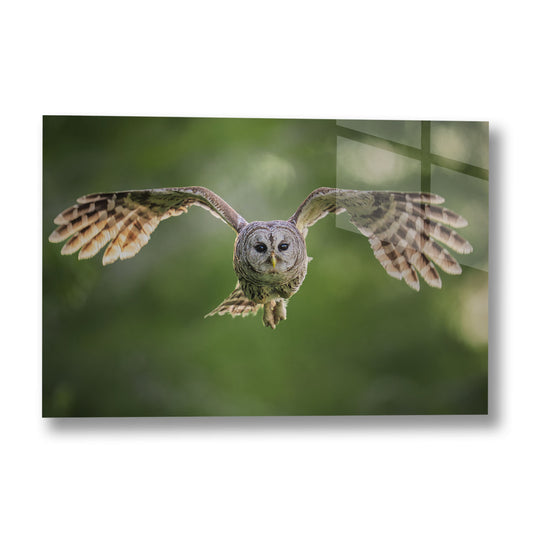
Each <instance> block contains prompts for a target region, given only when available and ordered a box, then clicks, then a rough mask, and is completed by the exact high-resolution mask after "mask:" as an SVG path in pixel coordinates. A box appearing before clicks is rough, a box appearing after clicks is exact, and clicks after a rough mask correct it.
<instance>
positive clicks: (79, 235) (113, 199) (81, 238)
mask: <svg viewBox="0 0 533 533" xmlns="http://www.w3.org/2000/svg"><path fill="white" fill-rule="evenodd" d="M193 205H196V206H199V207H203V208H204V209H207V210H208V211H209V212H210V213H211V214H212V215H213V216H215V217H217V218H219V219H221V220H223V221H224V222H225V223H226V224H228V225H229V226H231V227H232V228H233V229H234V230H235V231H236V232H237V233H239V231H240V230H241V229H242V228H243V227H244V226H246V224H247V222H246V220H244V218H243V217H241V216H240V215H239V213H237V211H235V210H234V209H233V208H232V207H231V206H230V205H229V204H228V203H226V202H225V201H224V200H222V198H220V196H217V195H216V194H215V193H214V192H212V191H210V190H209V189H206V188H204V187H174V188H168V189H145V190H138V191H122V192H112V193H97V194H89V195H87V196H83V197H81V198H78V200H77V204H76V205H74V206H72V207H70V208H68V209H66V210H65V211H63V212H62V213H61V214H59V215H58V216H57V217H56V218H55V219H54V223H55V224H57V225H58V227H57V228H56V229H55V231H54V232H53V233H52V234H51V235H50V237H49V238H48V239H49V240H50V241H51V242H61V241H64V240H65V239H67V238H69V237H70V240H69V241H68V242H67V243H66V244H65V245H64V246H63V248H62V250H61V253H62V254H63V255H69V254H73V253H75V252H77V251H78V250H79V254H78V259H88V258H90V257H93V256H94V255H95V254H97V253H98V252H99V251H100V250H101V249H102V248H103V247H104V246H105V245H106V244H107V243H110V244H109V246H108V247H107V249H106V251H105V253H104V256H103V258H102V262H103V264H104V265H107V264H110V263H113V262H115V261H116V260H117V259H129V258H130V257H133V256H134V255H135V254H136V253H137V252H138V251H139V250H140V249H141V248H142V247H143V246H144V245H145V244H146V243H147V242H148V241H149V239H150V234H151V233H152V232H153V231H154V230H155V229H156V228H157V226H158V224H159V223H160V222H161V221H162V220H165V219H166V218H168V217H172V216H179V215H181V214H182V213H186V212H187V210H188V208H189V207H190V206H193Z"/></svg>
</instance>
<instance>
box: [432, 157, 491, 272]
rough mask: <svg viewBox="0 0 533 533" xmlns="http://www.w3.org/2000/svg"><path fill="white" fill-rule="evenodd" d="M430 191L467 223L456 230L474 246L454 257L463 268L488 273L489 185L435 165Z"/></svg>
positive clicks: (483, 181)
mask: <svg viewBox="0 0 533 533" xmlns="http://www.w3.org/2000/svg"><path fill="white" fill-rule="evenodd" d="M431 192H434V193H436V194H440V195H441V196H443V197H444V198H445V199H446V203H445V204H444V205H445V206H446V207H448V208H449V209H451V210H452V211H455V212H456V213H459V214H461V215H462V216H463V217H464V218H466V220H468V226H466V227H464V228H459V229H458V230H457V231H458V232H459V233H460V234H461V235H462V236H463V237H464V238H465V239H467V240H468V241H469V242H470V244H471V245H472V246H473V248H474V251H473V252H472V253H471V254H468V255H461V254H455V253H454V254H453V255H454V256H455V258H456V259H457V260H458V261H459V262H460V263H461V264H463V265H468V266H471V267H475V268H478V269H480V270H485V271H488V266H489V264H488V247H489V183H488V182H487V181H485V180H482V179H479V178H474V177H472V176H468V175H466V174H461V173H459V172H455V171H453V170H448V169H445V168H441V167H438V166H435V165H434V166H432V177H431Z"/></svg>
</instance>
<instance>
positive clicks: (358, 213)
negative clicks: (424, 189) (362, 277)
mask: <svg viewBox="0 0 533 533" xmlns="http://www.w3.org/2000/svg"><path fill="white" fill-rule="evenodd" d="M442 202H444V198H442V197H440V196H438V195H436V194H430V193H403V192H389V191H353V190H349V189H331V188H328V187H322V188H320V189H316V190H314V191H313V192H312V193H311V194H310V195H309V196H308V197H307V198H306V199H305V200H304V202H303V203H302V204H301V205H300V207H298V209H297V210H296V213H294V215H293V216H292V217H291V218H290V219H289V222H293V223H294V224H296V227H297V228H298V230H299V231H300V232H301V233H302V234H303V235H304V236H306V235H307V229H308V228H309V227H310V226H312V225H313V224H314V223H315V222H316V221H317V220H320V219H321V218H323V217H325V216H326V215H327V214H329V213H334V214H338V213H342V212H344V211H347V212H348V213H349V215H350V222H352V224H353V225H354V226H356V227H357V228H358V229H359V231H361V233H362V234H363V235H364V236H365V237H367V238H368V240H369V242H370V245H371V247H372V250H373V251H374V255H375V256H376V258H377V259H378V261H379V262H380V263H381V265H382V266H383V267H384V268H385V270H386V272H387V273H388V274H389V275H390V276H392V277H394V278H397V279H403V280H405V282H406V283H407V285H409V287H411V288H413V289H415V290H417V291H418V290H419V289H420V283H419V281H418V275H417V271H418V272H419V273H420V275H421V276H422V278H423V279H424V280H425V281H426V282H427V283H428V285H431V286H432V287H438V288H440V287H441V285H442V282H441V279H440V277H439V274H438V272H437V269H436V268H435V265H434V263H435V264H436V265H438V266H439V267H440V268H441V269H442V270H444V272H447V273H448V274H460V273H461V266H460V265H459V263H458V262H457V261H456V259H455V258H454V257H453V256H452V255H451V254H450V253H449V252H448V250H446V248H444V247H443V246H441V244H439V243H438V242H436V241H440V242H441V243H443V244H445V245H446V246H448V247H449V248H451V249H452V250H454V251H456V252H458V253H461V254H467V253H470V252H472V246H471V244H470V243H469V242H468V241H466V240H465V239H464V238H463V237H461V236H460V235H459V234H458V233H457V232H455V231H454V230H452V229H450V228H449V227H448V226H451V227H454V228H460V227H464V226H466V225H467V224H468V223H467V221H466V220H465V219H464V218H463V217H461V216H460V215H457V214H456V213H454V212H453V211H450V210H449V209H446V208H444V207H440V206H438V205H435V204H440V203H442Z"/></svg>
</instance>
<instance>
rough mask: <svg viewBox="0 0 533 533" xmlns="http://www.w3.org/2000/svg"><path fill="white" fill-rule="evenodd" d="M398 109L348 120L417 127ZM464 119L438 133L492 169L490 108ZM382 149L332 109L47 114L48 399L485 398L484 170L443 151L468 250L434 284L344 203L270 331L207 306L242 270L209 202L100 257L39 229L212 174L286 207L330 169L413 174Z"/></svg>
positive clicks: (299, 409)
mask: <svg viewBox="0 0 533 533" xmlns="http://www.w3.org/2000/svg"><path fill="white" fill-rule="evenodd" d="M388 124H389V127H388V128H387V123H380V122H371V121H361V123H360V124H358V122H357V121H350V124H347V123H346V121H344V123H343V124H342V125H343V127H351V128H354V129H365V128H366V130H367V131H369V132H370V133H371V134H373V135H381V136H382V137H383V138H387V136H389V138H390V139H391V140H394V141H395V142H406V143H408V144H413V143H414V144H416V143H417V142H418V141H417V135H418V134H417V133H416V131H415V132H414V133H413V129H412V127H415V129H416V126H414V124H415V123H388ZM402 124H403V125H404V126H403V127H401V125H402ZM472 124H473V126H472V127H473V128H474V130H472V131H473V132H474V133H472V132H471V131H470V130H468V128H469V127H471V126H468V124H467V125H466V126H465V123H435V128H434V131H435V135H434V136H433V137H432V140H433V139H436V140H435V144H432V150H435V151H439V150H441V151H442V155H444V156H447V157H457V158H460V159H461V160H465V161H468V160H469V159H472V160H475V161H474V162H473V163H472V164H479V165H480V166H485V168H488V163H487V157H488V155H484V154H485V152H486V149H487V148H488V137H487V135H488V132H487V131H486V125H485V126H484V125H483V123H472ZM476 124H477V126H476ZM465 128H467V130H466V133H465ZM476 128H477V129H476ZM388 132H389V133H388ZM439 132H440V133H439ZM443 132H444V133H443ZM439 139H440V141H439ZM439 142H440V143H441V144H440V145H439V144H438V143H439ZM465 144H466V146H467V149H466V151H465V148H464V147H465ZM454 147H455V148H454ZM454 149H455V152H454ZM375 150H376V149H375V148H369V147H367V146H366V145H364V144H362V143H357V142H355V141H352V140H350V141H346V140H345V139H342V138H340V137H338V125H337V123H336V122H335V121H333V120H274V119H181V118H140V117H136V118H120V117H64V116H63V117H53V116H50V117H44V119H43V415H44V416H46V417H65V416H203V415H217V416H227V415H352V414H365V415H375V414H460V413H486V412H487V316H488V309H487V298H488V295H487V287H488V279H487V278H488V274H487V271H486V269H487V241H488V239H487V233H486V232H487V226H486V222H487V220H488V211H487V207H488V206H487V198H488V196H487V195H488V184H487V183H486V182H483V183H481V182H480V181H479V180H478V181H475V179H474V178H470V177H464V176H461V175H457V173H455V174H453V173H452V174H453V175H451V174H449V171H447V170H446V171H445V170H443V169H440V168H435V171H434V173H433V174H434V180H433V181H432V184H433V185H434V186H433V185H432V190H434V191H435V192H438V193H440V194H444V193H445V195H446V196H447V199H448V200H449V201H448V202H447V204H446V205H447V206H449V207H450V208H452V209H454V210H456V211H458V212H460V213H461V214H463V215H465V216H466V218H467V219H469V221H470V226H469V227H468V228H465V230H464V231H463V230H461V233H462V234H464V235H465V236H466V237H467V238H469V239H470V240H471V242H472V244H473V245H474V248H475V254H473V256H472V257H471V258H469V259H467V264H466V265H465V266H464V267H463V274H462V275H461V276H449V275H446V274H443V275H442V278H443V288H442V289H441V290H436V289H431V288H429V287H428V286H427V285H425V284H424V282H421V290H420V293H416V292H414V291H412V290H411V289H409V288H408V287H407V286H406V285H405V284H404V283H403V282H399V281H397V280H395V279H393V278H390V277H389V276H387V274H386V273H385V271H384V270H383V268H382V267H381V266H380V265H379V263H378V262H377V261H376V259H375V258H374V256H373V254H372V251H371V249H370V246H369V244H368V241H367V240H366V239H364V238H363V237H361V236H360V235H358V234H357V233H356V232H355V231H354V228H351V226H349V225H348V224H346V220H345V219H344V220H343V219H342V217H346V215H341V216H340V217H337V218H335V217H333V216H329V217H326V218H325V219H323V220H321V221H320V222H318V223H317V224H316V225H315V226H314V227H313V228H312V229H311V230H310V231H309V235H308V238H307V247H308V254H309V255H310V256H312V257H314V260H313V261H312V262H311V263H310V265H309V270H308V274H307V278H306V280H305V282H304V284H303V286H302V288H301V289H300V291H299V292H298V293H297V294H296V295H295V296H294V297H293V298H292V299H291V301H290V302H289V305H288V320H287V321H285V322H282V323H281V324H280V325H279V326H278V328H277V329H276V330H275V331H272V330H270V329H267V328H265V327H263V324H262V321H261V317H260V316H259V315H258V316H256V317H247V318H240V317H237V318H231V317H229V316H224V317H210V318H207V319H204V318H203V317H204V315H205V314H206V313H208V312H209V311H211V310H212V309H213V308H214V307H216V306H217V305H218V304H219V303H220V302H221V301H222V300H223V299H224V298H225V297H226V296H227V295H228V294H229V293H230V292H231V290H232V289H233V288H234V286H235V282H236V278H235V274H234V273H233V269H232V251H233V242H234V232H233V231H232V230H231V229H230V228H228V227H227V226H225V225H224V224H222V223H221V222H220V221H218V220H216V219H215V218H214V217H212V216H210V215H209V214H208V213H207V212H206V211H204V210H202V209H197V208H191V210H190V211H189V213H188V214H187V215H184V216H181V217H179V218H172V219H169V220H167V221H164V222H163V223H161V224H160V226H159V227H158V229H157V231H155V232H154V234H153V235H152V238H151V241H150V243H149V244H148V245H147V246H146V247H144V248H143V249H142V250H141V252H140V253H139V254H138V255H137V256H136V257H134V258H133V259H130V260H127V261H119V262H117V263H115V264H113V265H110V266H106V267H103V266H102V264H101V255H102V254H101V253H100V254H99V255H98V256H97V257H95V258H93V259H91V260H88V261H78V260H77V257H76V256H61V255H60V249H61V245H57V244H51V243H49V242H48V235H49V234H50V233H51V232H52V231H53V229H54V224H53V222H52V221H53V218H54V217H55V215H57V214H58V213H59V212H61V211H62V210H63V209H65V208H67V207H69V206H70V205H72V204H73V203H74V201H75V199H76V198H77V197H79V196H82V195H84V194H87V193H91V192H105V191H117V190H125V189H145V188H154V187H175V186H186V185H202V186H205V187H208V188H210V189H212V190H213V191H215V192H216V193H217V194H219V195H220V196H222V197H223V198H224V199H225V200H226V201H228V202H229V203H230V204H231V205H232V206H233V207H234V208H235V209H236V210H237V211H239V213H240V214H242V215H243V216H244V217H245V218H246V219H247V220H248V221H252V220H272V219H286V218H288V217H289V216H290V215H291V214H292V213H293V212H294V211H295V210H296V208H297V207H298V205H299V204H300V202H302V201H303V199H304V198H305V197H306V196H307V194H308V193H309V192H311V191H312V190H313V189H315V188H317V187H321V186H330V187H335V186H343V187H350V188H359V189H396V190H416V189H417V188H419V184H420V170H419V166H417V165H419V163H418V162H417V161H415V162H414V163H413V161H410V162H409V163H408V164H403V163H402V161H403V160H402V159H401V157H400V156H397V157H396V159H394V157H393V158H392V160H391V156H390V154H388V153H386V152H383V151H380V150H378V151H377V153H375ZM457 150H462V152H461V154H459V155H458V153H457ZM459 156H460V157H459ZM476 158H477V159H476ZM373 162H374V164H372V163H373ZM365 169H366V170H365ZM372 169H374V172H377V173H378V175H376V176H374V175H372V174H371V171H372ZM376 169H377V170H376ZM447 173H448V174H447ZM463 178H464V179H463ZM472 180H474V181H472ZM347 229H349V231H347Z"/></svg>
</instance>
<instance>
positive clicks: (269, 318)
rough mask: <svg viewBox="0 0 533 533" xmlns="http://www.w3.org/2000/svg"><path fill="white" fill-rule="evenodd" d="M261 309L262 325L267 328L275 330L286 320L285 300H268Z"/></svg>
mask: <svg viewBox="0 0 533 533" xmlns="http://www.w3.org/2000/svg"><path fill="white" fill-rule="evenodd" d="M263 307H264V311H263V324H264V325H265V326H266V327H268V328H272V329H276V326H277V325H278V324H279V323H280V321H281V320H285V319H286V318H287V309H286V307H285V300H270V302H267V303H265V305H264V306H263Z"/></svg>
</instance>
